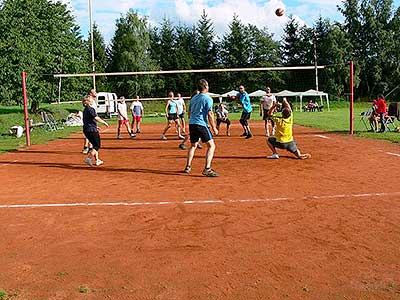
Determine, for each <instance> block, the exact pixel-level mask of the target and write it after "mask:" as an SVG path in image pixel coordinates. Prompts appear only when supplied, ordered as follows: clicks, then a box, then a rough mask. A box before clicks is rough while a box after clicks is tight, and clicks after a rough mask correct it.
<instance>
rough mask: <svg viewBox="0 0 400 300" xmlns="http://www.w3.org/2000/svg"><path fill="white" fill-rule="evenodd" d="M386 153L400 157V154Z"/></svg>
mask: <svg viewBox="0 0 400 300" xmlns="http://www.w3.org/2000/svg"><path fill="white" fill-rule="evenodd" d="M385 153H386V154H388V155H392V156H398V157H400V154H397V153H392V152H385Z"/></svg>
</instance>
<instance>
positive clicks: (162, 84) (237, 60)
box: [0, 0, 400, 106]
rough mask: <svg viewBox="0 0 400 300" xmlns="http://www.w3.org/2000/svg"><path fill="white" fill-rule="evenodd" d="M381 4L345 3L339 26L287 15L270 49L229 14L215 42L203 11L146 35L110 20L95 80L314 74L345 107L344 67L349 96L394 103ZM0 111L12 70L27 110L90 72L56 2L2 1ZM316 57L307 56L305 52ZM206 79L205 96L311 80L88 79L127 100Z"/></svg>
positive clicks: (141, 26) (130, 20)
mask: <svg viewBox="0 0 400 300" xmlns="http://www.w3.org/2000/svg"><path fill="white" fill-rule="evenodd" d="M393 6H394V5H393V1H391V0H361V1H357V0H345V1H343V3H342V5H341V6H340V7H338V9H339V11H340V12H341V13H342V14H343V16H344V22H343V23H338V22H333V21H331V20H329V19H324V18H322V17H320V18H319V19H317V20H316V21H315V23H314V24H313V25H312V26H311V27H308V26H302V25H300V24H299V22H297V21H296V19H295V18H294V17H292V16H289V20H288V22H287V24H285V26H284V34H283V36H282V37H281V40H279V41H277V40H276V37H274V36H273V35H272V34H271V33H270V32H269V31H268V29H267V28H258V27H256V26H254V25H250V24H244V23H243V22H242V21H241V20H240V19H239V17H238V16H237V15H234V16H233V18H232V20H231V22H230V24H229V28H228V30H227V31H226V33H225V34H224V35H223V36H217V34H216V32H215V29H214V25H213V21H212V20H211V19H210V18H209V17H208V16H207V13H206V12H205V11H203V13H202V15H201V17H200V18H199V20H198V21H197V22H196V23H195V25H193V26H192V27H188V26H186V25H184V24H174V23H172V22H171V20H169V19H164V20H163V21H162V22H161V24H159V26H157V27H151V26H150V25H149V22H148V19H147V18H146V17H143V16H140V15H139V14H138V13H137V12H135V11H133V10H129V11H127V12H126V13H124V14H122V15H121V16H120V18H119V19H117V20H116V31H115V33H114V36H113V38H112V40H111V42H110V44H109V45H108V46H107V45H105V42H104V38H103V37H102V35H101V33H100V32H99V30H98V27H97V26H94V52H95V68H96V72H98V73H101V72H123V71H148V70H179V69H212V68H242V67H268V66H302V65H314V62H315V56H314V54H315V53H316V54H317V63H318V65H329V66H330V67H329V68H327V69H326V70H324V71H321V72H320V73H319V89H320V90H323V91H325V92H329V93H330V94H332V95H336V96H339V97H342V98H346V96H347V93H348V90H349V87H348V81H349V68H348V64H347V63H348V61H350V60H353V61H354V63H355V66H356V77H355V84H356V97H357V98H370V97H375V96H376V94H378V93H379V94H384V95H388V94H390V95H389V98H392V99H395V98H396V97H398V95H400V89H397V87H398V86H399V85H400V82H399V81H400V76H399V75H400V38H399V34H400V10H399V9H398V8H397V9H395V8H394V7H393ZM0 36H1V39H0V83H1V84H0V103H1V104H15V103H20V101H21V71H23V70H25V71H26V72H27V73H28V80H29V81H28V88H29V90H28V94H29V97H30V100H31V103H33V105H34V106H37V105H38V104H39V103H40V102H52V101H55V100H56V99H57V97H58V87H59V84H60V82H59V81H58V80H56V79H54V78H53V76H52V74H55V73H90V72H91V70H92V65H91V48H90V43H89V41H88V40H84V39H83V37H82V36H81V34H80V31H79V27H78V25H77V24H76V22H75V20H74V17H73V15H72V13H71V12H70V11H69V10H68V8H67V6H66V5H64V4H62V3H61V2H59V1H58V2H55V1H50V0H4V1H3V2H2V4H1V6H0ZM315 50H316V51H315ZM200 77H206V78H207V79H208V80H209V81H210V85H211V88H212V91H213V92H217V93H221V92H226V91H228V90H230V89H233V88H236V87H237V86H238V85H239V84H241V83H243V84H245V85H246V86H247V89H248V90H250V91H251V90H255V89H259V88H264V87H265V86H266V85H270V86H272V87H273V89H274V90H275V91H277V90H281V89H291V90H296V91H301V90H305V89H310V88H315V77H314V73H313V71H309V72H305V71H293V72H277V71H272V72H240V73H228V72H226V73H225V72H224V73H212V74H210V73H209V74H180V75H168V76H154V75H153V76H150V75H146V76H110V77H97V80H96V84H97V90H98V91H113V92H117V93H118V94H119V95H125V96H128V97H131V96H134V95H136V94H139V95H141V96H143V97H162V96H165V94H166V92H167V91H168V90H174V91H179V92H181V93H183V94H185V95H190V94H191V93H192V92H193V89H194V88H195V84H196V81H197V80H198V79H199V78H200ZM61 84H62V90H61V92H62V93H61V100H77V99H80V97H81V96H82V95H83V94H85V93H87V91H88V90H89V89H90V87H91V84H92V83H91V78H69V79H63V80H62V82H61Z"/></svg>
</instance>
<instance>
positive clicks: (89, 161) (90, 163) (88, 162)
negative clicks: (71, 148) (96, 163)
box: [85, 157, 93, 167]
mask: <svg viewBox="0 0 400 300" xmlns="http://www.w3.org/2000/svg"><path fill="white" fill-rule="evenodd" d="M85 163H86V164H87V165H88V166H89V167H93V161H92V159H91V158H90V157H86V158H85Z"/></svg>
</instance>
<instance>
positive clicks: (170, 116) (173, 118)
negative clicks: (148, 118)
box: [167, 114, 178, 121]
mask: <svg viewBox="0 0 400 300" xmlns="http://www.w3.org/2000/svg"><path fill="white" fill-rule="evenodd" d="M167 119H168V120H169V121H171V120H173V121H176V120H178V114H168V115H167Z"/></svg>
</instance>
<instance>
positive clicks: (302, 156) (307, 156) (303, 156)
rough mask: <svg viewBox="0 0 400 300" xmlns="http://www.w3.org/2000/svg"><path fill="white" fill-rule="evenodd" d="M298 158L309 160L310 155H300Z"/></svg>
mask: <svg viewBox="0 0 400 300" xmlns="http://www.w3.org/2000/svg"><path fill="white" fill-rule="evenodd" d="M299 158H300V159H308V158H311V154H308V153H304V154H302V155H301V156H300V157H299Z"/></svg>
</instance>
